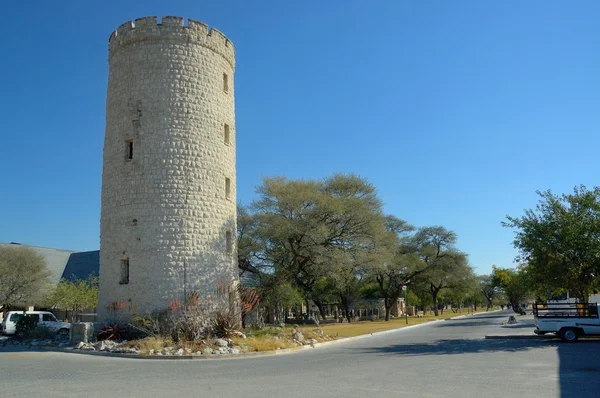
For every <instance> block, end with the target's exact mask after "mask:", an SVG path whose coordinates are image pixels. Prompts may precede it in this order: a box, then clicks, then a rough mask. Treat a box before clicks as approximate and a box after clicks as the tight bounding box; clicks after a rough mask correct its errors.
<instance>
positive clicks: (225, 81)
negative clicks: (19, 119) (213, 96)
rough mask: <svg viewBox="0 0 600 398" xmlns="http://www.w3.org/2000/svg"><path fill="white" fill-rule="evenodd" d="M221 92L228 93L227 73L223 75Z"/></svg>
mask: <svg viewBox="0 0 600 398" xmlns="http://www.w3.org/2000/svg"><path fill="white" fill-rule="evenodd" d="M223 91H225V92H226V93H227V92H229V76H227V73H223Z"/></svg>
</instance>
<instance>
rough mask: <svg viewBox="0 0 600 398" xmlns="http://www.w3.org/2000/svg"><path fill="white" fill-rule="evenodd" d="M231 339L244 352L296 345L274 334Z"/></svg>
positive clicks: (273, 349) (272, 349)
mask: <svg viewBox="0 0 600 398" xmlns="http://www.w3.org/2000/svg"><path fill="white" fill-rule="evenodd" d="M232 340H233V342H234V343H235V345H238V346H240V347H242V350H243V351H244V352H259V351H275V350H277V349H280V350H283V349H285V348H292V347H296V344H294V343H293V342H292V341H291V340H288V339H287V338H285V337H281V338H279V339H278V338H276V337H275V336H260V337H247V338H246V339H242V338H239V337H236V338H234V339H232Z"/></svg>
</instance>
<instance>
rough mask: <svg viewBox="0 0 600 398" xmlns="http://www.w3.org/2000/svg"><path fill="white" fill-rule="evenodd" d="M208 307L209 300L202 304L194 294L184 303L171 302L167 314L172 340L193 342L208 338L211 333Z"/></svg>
mask: <svg viewBox="0 0 600 398" xmlns="http://www.w3.org/2000/svg"><path fill="white" fill-rule="evenodd" d="M210 307H211V304H210V300H209V299H207V300H206V302H205V303H203V302H202V300H200V298H199V297H198V294H197V293H195V292H194V293H190V294H189V295H188V297H187V300H186V302H185V303H183V302H181V300H178V299H175V300H173V301H172V302H171V306H170V308H169V310H168V312H167V316H168V319H169V323H170V324H171V325H172V328H171V337H172V338H173V340H175V341H177V342H179V341H194V340H199V339H201V338H204V337H206V336H208V335H209V334H210V332H211V310H210Z"/></svg>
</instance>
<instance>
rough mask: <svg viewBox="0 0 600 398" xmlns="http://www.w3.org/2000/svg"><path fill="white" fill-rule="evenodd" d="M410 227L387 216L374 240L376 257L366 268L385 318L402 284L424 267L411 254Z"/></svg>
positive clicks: (386, 318)
mask: <svg viewBox="0 0 600 398" xmlns="http://www.w3.org/2000/svg"><path fill="white" fill-rule="evenodd" d="M413 230H414V227H413V226H411V225H409V224H408V223H406V221H404V220H400V219H398V218H396V217H393V216H387V218H386V222H385V232H384V233H382V234H380V235H379V236H378V237H377V240H376V242H377V243H376V247H377V251H376V253H377V258H375V259H374V261H373V266H372V268H371V269H370V272H371V273H372V275H373V279H375V281H376V282H377V286H378V287H379V296H380V297H381V298H382V299H383V303H384V306H385V320H386V321H389V320H390V319H391V311H392V306H393V305H394V304H395V303H396V302H397V301H398V299H399V298H400V297H401V296H402V293H403V290H402V288H403V286H406V285H409V284H411V283H413V282H414V279H415V278H416V277H417V276H418V275H419V274H421V273H423V272H424V271H425V270H426V269H427V264H426V263H424V262H423V261H421V260H420V259H419V257H418V256H417V255H416V254H415V248H414V246H413V245H412V243H411V239H412V238H411V236H410V235H409V233H410V232H411V231H413Z"/></svg>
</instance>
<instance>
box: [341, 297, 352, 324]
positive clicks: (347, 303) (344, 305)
mask: <svg viewBox="0 0 600 398" xmlns="http://www.w3.org/2000/svg"><path fill="white" fill-rule="evenodd" d="M340 303H341V304H342V308H343V310H344V312H345V313H346V320H347V321H348V323H352V317H351V316H350V301H349V300H348V297H346V296H344V295H343V294H340Z"/></svg>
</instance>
